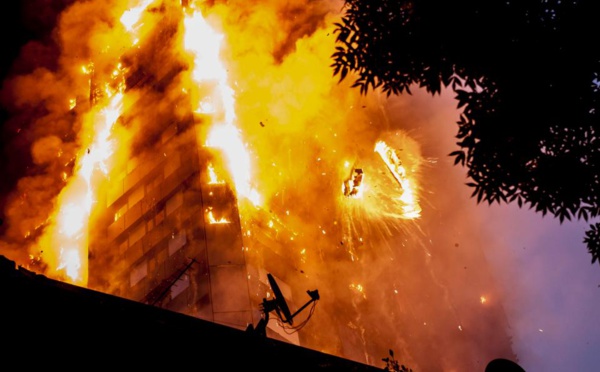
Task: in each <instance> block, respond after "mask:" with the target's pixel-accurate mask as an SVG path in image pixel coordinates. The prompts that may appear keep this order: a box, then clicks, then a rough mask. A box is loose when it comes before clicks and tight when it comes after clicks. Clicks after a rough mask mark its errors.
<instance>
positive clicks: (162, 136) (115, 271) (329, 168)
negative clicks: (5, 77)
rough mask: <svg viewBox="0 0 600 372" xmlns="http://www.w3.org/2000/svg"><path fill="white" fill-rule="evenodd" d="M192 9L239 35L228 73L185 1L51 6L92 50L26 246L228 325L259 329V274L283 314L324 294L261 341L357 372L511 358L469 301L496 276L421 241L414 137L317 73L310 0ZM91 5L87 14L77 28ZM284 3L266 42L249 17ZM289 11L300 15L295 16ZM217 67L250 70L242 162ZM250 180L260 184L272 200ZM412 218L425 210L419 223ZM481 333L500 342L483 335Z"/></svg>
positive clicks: (123, 292) (77, 279)
mask: <svg viewBox="0 0 600 372" xmlns="http://www.w3.org/2000/svg"><path fill="white" fill-rule="evenodd" d="M201 3H202V6H207V7H209V6H214V13H211V14H212V17H213V21H215V18H217V19H222V20H221V22H223V23H224V24H225V23H229V25H228V27H230V28H232V29H233V31H231V32H232V33H233V32H235V33H234V35H235V36H233V37H232V39H239V40H238V43H239V44H242V45H237V49H235V51H234V52H233V51H228V53H231V54H232V55H235V56H234V57H232V56H230V58H231V59H236V58H239V59H240V61H238V64H239V65H238V66H230V67H228V68H225V67H224V65H223V63H221V62H220V61H219V53H220V51H221V50H220V40H221V38H222V35H220V34H219V33H216V32H215V31H214V30H213V29H212V28H211V27H210V26H209V25H208V23H207V21H206V19H205V18H203V17H202V14H201V13H200V12H199V10H198V9H197V8H196V7H195V5H196V4H195V2H192V1H185V2H179V1H172V0H165V1H139V2H136V7H132V6H127V5H126V4H125V5H123V4H120V5H119V6H117V5H114V7H113V6H112V5H111V6H107V5H106V4H105V2H101V1H89V2H76V3H74V5H73V6H72V7H70V8H68V9H67V11H65V13H64V15H63V16H62V19H63V20H64V22H63V23H62V27H65V28H66V27H73V28H75V31H76V32H74V31H73V30H68V31H69V32H62V33H61V32H57V34H61V35H64V34H66V36H63V39H61V40H62V42H63V44H65V45H64V46H63V48H64V50H63V56H62V58H63V59H64V60H65V61H70V59H73V60H76V61H77V62H78V63H80V62H81V61H80V60H79V59H78V58H79V55H80V54H78V53H75V52H74V50H75V49H76V48H77V47H80V48H81V47H83V49H84V51H85V53H84V52H82V53H81V55H86V56H88V57H89V59H90V60H91V62H88V61H86V65H85V67H84V74H81V73H80V71H77V73H75V72H74V70H75V68H74V67H65V70H68V71H64V72H63V73H62V75H68V76H69V77H70V79H72V80H74V81H76V82H75V83H73V85H75V86H77V87H79V89H80V91H79V96H80V97H82V96H85V98H79V99H77V100H76V102H74V103H73V109H72V111H69V112H67V113H62V114H63V115H64V116H68V117H69V118H70V119H71V120H72V121H74V122H75V123H76V124H77V125H76V126H78V127H81V128H80V131H79V132H78V138H79V141H78V142H77V146H78V148H79V150H78V151H77V152H75V153H74V154H72V155H73V156H72V158H74V159H75V160H74V162H75V164H74V165H73V166H72V168H69V172H65V173H68V174H66V175H65V177H64V180H61V181H60V185H61V190H60V194H59V195H58V197H56V205H57V210H58V212H57V214H56V215H55V216H50V217H48V218H47V220H49V221H52V222H51V223H48V224H46V222H45V221H44V223H41V224H40V226H43V227H44V228H43V229H41V228H40V229H38V228H37V227H36V228H35V230H43V233H39V234H40V238H39V239H37V240H36V244H35V246H34V247H33V249H32V251H33V252H36V254H37V252H40V251H43V254H41V255H40V256H41V257H40V258H39V262H43V263H44V264H45V268H47V269H48V270H47V271H48V273H49V274H57V273H58V274H61V276H62V277H63V279H65V280H66V279H68V280H67V281H71V282H74V283H77V284H85V285H87V286H88V287H89V288H91V289H96V290H98V291H101V292H106V293H109V294H113V295H117V296H119V297H124V298H127V299H130V300H134V301H137V302H142V303H145V304H148V305H151V306H155V307H161V308H164V309H168V310H171V311H173V312H177V313H183V314H187V315H190V316H192V317H197V318H201V319H204V320H209V321H211V322H215V323H220V324H223V325H227V326H230V327H233V328H238V329H246V328H247V327H248V325H249V324H257V323H258V321H259V319H260V318H261V312H260V305H261V303H262V301H263V299H265V298H271V296H272V295H273V291H272V288H271V286H270V284H269V282H268V279H267V273H272V274H273V275H274V276H275V277H276V278H277V282H278V283H279V286H280V289H281V291H282V293H283V296H284V297H285V298H286V299H287V301H288V303H289V305H290V308H291V311H292V312H295V311H296V310H298V309H301V308H302V304H304V303H305V302H307V300H308V297H307V296H306V290H307V289H316V288H318V290H319V291H320V292H321V294H322V300H321V301H320V303H319V310H318V313H316V315H317V316H314V317H312V318H311V316H312V314H313V313H312V308H311V309H306V310H305V311H304V312H303V313H302V314H301V315H302V316H299V317H298V319H297V320H296V322H295V325H294V327H293V328H290V327H288V326H287V325H285V324H282V323H279V322H277V321H276V320H275V319H273V318H272V319H271V321H270V322H269V324H268V326H269V333H268V335H269V336H270V337H276V338H279V339H281V340H285V341H286V342H291V343H294V344H298V345H303V346H307V347H309V348H312V349H316V350H322V351H327V352H329V353H331V354H335V355H340V356H344V357H347V358H350V359H355V360H358V361H360V362H365V363H368V364H371V365H380V364H381V358H382V357H384V356H386V355H387V353H388V350H389V349H395V351H396V355H398V356H399V357H400V359H401V360H402V361H404V362H406V364H407V365H409V366H414V367H415V368H416V369H420V370H427V371H430V370H431V371H434V370H451V369H453V368H454V369H458V370H475V369H477V368H479V369H481V370H482V369H483V366H484V365H485V363H486V362H487V361H488V360H490V359H492V358H494V357H498V356H505V357H510V358H511V359H514V357H513V355H512V351H511V350H510V340H509V338H508V336H507V335H506V328H507V326H506V321H505V319H504V317H503V315H504V314H503V312H502V310H501V307H500V306H495V305H491V306H487V304H486V308H485V309H484V308H483V306H482V304H483V302H484V300H481V303H479V300H480V296H482V290H483V289H485V290H488V289H490V291H491V288H493V283H492V282H491V280H490V276H489V273H487V271H486V263H485V259H484V258H483V257H482V256H481V255H480V254H479V253H480V252H479V251H477V248H476V249H474V252H475V253H474V254H470V255H468V256H466V257H468V259H470V260H472V261H470V262H469V264H468V266H469V267H470V268H473V267H481V268H482V269H481V270H472V269H471V270H468V271H467V270H463V266H464V267H465V268H466V267H467V266H466V264H463V263H462V262H461V263H460V264H459V263H458V262H457V261H458V259H457V257H458V256H459V253H458V252H457V251H458V249H455V250H454V251H453V253H449V251H448V250H444V249H442V248H440V247H434V246H433V245H431V244H429V243H424V241H423V236H424V235H427V236H428V237H429V241H432V240H435V239H434V238H432V237H431V236H429V235H430V234H429V232H431V231H433V232H436V231H438V230H442V229H437V227H439V225H436V223H439V222H440V220H442V217H439V218H438V219H437V220H436V219H435V216H436V215H439V214H440V213H439V212H438V211H436V210H434V209H435V208H427V206H426V207H424V208H423V209H424V210H423V211H422V210H421V207H420V206H419V204H418V203H417V200H416V198H417V196H418V194H417V192H418V191H419V190H418V187H415V184H414V182H413V181H415V177H414V175H415V174H416V173H417V172H416V171H415V169H416V168H418V165H419V159H420V158H419V154H418V151H416V150H415V147H416V146H415V144H414V141H412V142H411V141H409V140H408V139H407V136H406V135H405V134H403V132H402V130H401V128H399V127H395V126H393V125H391V124H390V123H389V122H386V120H384V118H383V115H381V112H382V111H385V110H384V109H382V107H383V106H384V105H382V104H381V103H380V102H374V101H375V100H373V99H372V98H371V97H358V96H359V95H358V94H354V93H349V92H352V91H351V90H350V89H348V86H346V85H342V84H340V85H338V84H336V82H332V81H331V71H330V70H329V69H328V65H329V55H330V53H331V51H332V50H333V43H332V37H331V36H330V28H331V27H330V26H323V25H322V24H321V25H319V22H320V20H322V19H324V18H325V12H323V11H322V10H321V9H319V6H317V5H314V4H316V3H314V2H313V3H311V4H312V5H311V6H312V7H311V6H309V7H308V8H306V9H305V7H303V6H300V5H298V4H296V5H298V6H291V7H290V8H288V7H287V6H284V5H281V4H279V3H278V2H274V3H273V4H269V6H272V7H275V8H277V7H281V8H277V9H276V11H269V12H266V11H265V9H266V8H261V7H260V6H263V5H260V6H259V7H258V8H256V9H250V8H252V7H254V6H258V5H256V4H253V3H251V2H243V4H242V3H239V4H235V5H234V4H232V5H230V6H229V5H228V6H225V4H224V3H222V2H214V4H212V2H211V4H212V5H208V4H206V3H204V2H201ZM302 5H306V4H302ZM320 5H323V4H320ZM264 6H266V5H264ZM323 6H324V5H323ZM199 7H200V6H199ZM246 7H250V8H246ZM254 10H261V12H258V11H254ZM96 12H98V14H101V15H102V16H100V17H98V19H99V21H98V25H96V24H94V27H92V26H90V23H89V22H87V20H86V22H85V24H83V25H82V22H77V20H79V19H81V18H82V15H85V16H86V17H90V18H89V19H91V20H93V19H95V18H94V17H93V16H92V14H94V15H95V14H96ZM228 12H231V13H228ZM303 12H305V13H303ZM311 12H314V13H311ZM279 13H285V14H287V15H289V16H290V20H291V19H293V20H294V21H293V22H291V21H290V22H291V23H290V24H289V25H288V24H287V23H286V26H287V27H288V28H289V30H286V31H287V32H288V35H285V37H280V38H278V37H275V36H277V35H272V34H271V33H269V32H267V31H268V30H278V27H279V24H277V23H276V22H275V23H274V25H275V26H274V27H273V28H272V29H267V31H265V29H263V28H262V26H263V25H264V23H263V21H265V22H266V21H267V20H268V21H273V20H274V19H273V18H276V17H274V15H275V14H279ZM217 15H219V16H222V17H217ZM292 15H293V17H292ZM261 16H264V17H263V18H261ZM110 17H112V18H110ZM254 17H258V18H259V19H256V18H254ZM303 17H304V18H303ZM104 19H111V20H112V21H111V22H108V23H105V22H104ZM302 20H306V21H307V22H306V25H308V26H306V27H304V28H302V27H300V28H298V27H296V26H297V25H298V23H299V22H301V21H302ZM315 20H318V21H315ZM276 21H278V22H281V23H285V22H284V21H282V20H281V19H277V20H276ZM309 21H310V22H309ZM215 23H219V22H215ZM109 24H110V26H111V27H108V25H109ZM232 25H233V26H232ZM237 26H239V28H236V27H237ZM270 26H273V25H270ZM61 31H65V30H61ZM250 31H253V32H250ZM77 32H79V33H77ZM80 34H81V35H80ZM73 35H77V36H76V37H74V36H73ZM265 35H266V36H265ZM86 37H87V38H86ZM248 38H250V39H251V40H248ZM261 38H263V39H267V41H266V42H265V44H268V46H269V47H272V48H271V49H269V48H266V47H264V45H261V44H260V42H261V41H264V40H261ZM84 40H85V42H84ZM107 40H110V41H111V43H112V44H110V45H105V44H104V42H105V41H107ZM273 40H276V41H277V42H274V41H273ZM86 43H87V44H86ZM294 43H295V44H294ZM82 44H85V45H82ZM255 44H256V45H255ZM272 44H277V45H276V47H273V45H272ZM99 45H100V46H99ZM70 47H72V48H73V50H71V49H70ZM254 47H255V48H254ZM294 48H295V49H294ZM254 49H256V50H259V51H260V52H261V53H262V54H261V53H259V54H258V55H255V50H254ZM263 49H264V50H263ZM265 50H266V52H265ZM303 53H304V55H303ZM249 60H251V61H252V62H257V61H258V65H251V64H248V65H246V62H247V61H249ZM307 63H308V64H309V65H310V66H311V67H312V68H306V64H307ZM63 65H65V66H70V65H69V64H68V63H66V62H63ZM257 66H258V67H257ZM230 69H231V70H235V71H236V72H237V73H238V75H237V76H238V77H239V76H242V77H243V78H244V79H241V81H240V82H239V86H236V91H235V92H236V93H238V94H239V96H240V100H239V103H238V105H237V109H238V111H240V112H243V114H244V123H253V125H250V124H246V127H245V128H244V129H245V132H244V133H245V134H246V135H247V136H248V137H249V138H252V139H253V142H254V144H255V146H254V148H256V149H260V151H261V153H260V154H259V155H260V156H257V157H256V158H254V159H255V160H257V161H260V167H259V169H257V171H256V172H250V163H251V162H250V157H249V155H248V154H247V152H246V151H245V147H244V144H243V141H241V139H240V131H239V130H238V128H237V127H236V114H237V112H236V110H235V108H236V105H234V99H233V93H234V90H233V89H232V83H231V81H230V79H228V76H227V73H228V72H229V70H230ZM244 74H246V75H244ZM294 74H295V75H294ZM257 76H259V77H260V78H257ZM263 77H264V78H265V79H266V78H269V79H270V80H267V81H266V83H265V81H263V80H261V79H262V78H263ZM24 81H25V82H26V83H30V82H31V81H34V79H25V80H24ZM290 85H292V86H293V88H294V89H289V86H290ZM81 87H84V88H85V89H82V88H81ZM265 87H266V88H265ZM298 89H304V91H301V92H300V93H297V90H298ZM83 90H84V92H82V91H83ZM294 93H295V94H297V95H302V94H303V93H306V94H304V95H302V96H301V97H299V96H295V95H294ZM357 97H358V98H357ZM56 100H57V101H60V102H62V101H64V100H65V97H64V93H63V95H62V96H60V99H56ZM53 107H62V106H60V105H55V106H53ZM264 107H268V110H266V109H263V108H264ZM303 115H304V116H303ZM73 118H75V119H73ZM258 118H260V119H258ZM100 119H102V120H100ZM373 122H377V123H380V124H377V125H375V124H373ZM322 123H328V124H329V125H322ZM381 123H384V124H381ZM100 124H106V126H101V125H100ZM267 130H268V131H269V132H266V131H267ZM265 133H268V135H267V134H265ZM383 140H384V141H383ZM58 142H60V141H58ZM58 147H60V146H58ZM63 147H67V146H63ZM73 147H75V146H73ZM107 150H110V151H107ZM61 151H62V148H61ZM43 153H44V155H45V154H46V153H48V154H54V152H52V151H47V152H43ZM413 155H414V156H413ZM46 157H50V155H46ZM65 157H66V156H65ZM53 159H54V158H53ZM347 159H352V160H351V161H348V160H347ZM55 161H56V162H57V163H59V162H62V159H58V160H55ZM341 164H343V166H342V165H341ZM253 177H257V178H259V179H260V180H261V181H267V182H264V183H263V184H262V185H261V186H263V187H262V188H261V192H264V194H265V195H268V196H269V200H268V202H267V203H264V204H261V203H260V202H259V199H260V197H259V195H257V192H256V190H255V187H254V179H253ZM81 189H83V190H84V191H85V192H81ZM38 199H39V198H38ZM92 207H93V208H92ZM422 212H423V213H422ZM421 214H423V215H424V216H426V218H427V219H430V221H433V222H429V226H427V224H426V223H423V224H421V223H420V222H419V223H417V222H415V219H416V218H419V216H420V215H421ZM41 219H42V220H45V218H41ZM63 223H64V224H63ZM432 226H433V227H432ZM424 230H428V231H429V232H428V233H423V231H424ZM27 234H29V232H27ZM432 235H433V234H432ZM437 237H439V235H438V236H437ZM438 240H440V241H447V240H449V239H448V238H446V239H438ZM457 247H458V246H457ZM461 247H462V245H461ZM88 249H89V251H88ZM432 257H433V258H432ZM440 258H441V260H440ZM461 258H462V257H461ZM440 262H443V263H442V264H440ZM51 276H58V275H51ZM475 284H476V285H475ZM481 298H482V299H483V298H484V297H481ZM473 299H475V300H476V301H473ZM490 302H493V301H490ZM498 303H499V302H498ZM473 304H474V305H473ZM284 326H285V327H284ZM304 326H306V328H304V330H303V332H295V331H297V330H299V329H300V328H303V327H304ZM463 327H464V329H463ZM490 335H493V337H494V338H497V339H498V340H499V341H498V342H497V343H494V344H493V345H492V344H488V343H486V342H483V341H486V339H488V338H489V336H490ZM480 367H481V368H480Z"/></svg>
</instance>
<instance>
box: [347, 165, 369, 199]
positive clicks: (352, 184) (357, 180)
mask: <svg viewBox="0 0 600 372" xmlns="http://www.w3.org/2000/svg"><path fill="white" fill-rule="evenodd" d="M363 177H364V172H363V170H362V169H361V168H353V169H352V174H351V176H350V178H348V179H347V180H345V181H344V184H343V186H342V192H343V193H344V195H345V196H351V197H355V198H360V197H361V196H362V193H363Z"/></svg>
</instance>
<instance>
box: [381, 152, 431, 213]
mask: <svg viewBox="0 0 600 372" xmlns="http://www.w3.org/2000/svg"><path fill="white" fill-rule="evenodd" d="M375 152H376V153H378V154H379V156H380V157H381V159H382V160H383V162H384V163H385V165H386V166H387V168H388V169H389V171H390V172H391V174H392V176H393V177H394V179H395V180H396V181H397V182H398V185H399V186H400V190H401V192H402V195H401V196H400V201H401V202H402V204H403V207H402V212H403V213H402V216H403V218H407V219H413V218H418V217H420V216H421V208H420V207H419V204H418V201H417V198H416V196H415V190H414V187H413V185H412V183H411V181H410V179H409V178H408V175H407V174H406V169H405V168H404V166H403V165H402V161H401V160H400V158H399V157H398V154H397V153H396V151H395V150H394V149H393V148H391V147H390V146H388V145H387V144H386V143H385V142H384V141H378V142H377V143H376V144H375Z"/></svg>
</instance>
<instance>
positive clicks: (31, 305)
mask: <svg viewBox="0 0 600 372" xmlns="http://www.w3.org/2000/svg"><path fill="white" fill-rule="evenodd" d="M0 294H1V299H0V303H1V307H0V309H1V310H0V314H1V315H2V316H1V319H2V321H3V327H2V328H3V331H2V339H3V340H2V341H3V342H2V345H3V346H1V347H0V350H1V352H0V355H2V359H1V360H2V361H1V362H0V363H2V364H3V365H4V366H0V369H3V370H8V369H6V368H5V367H7V366H10V367H11V368H10V370H15V369H24V370H29V369H31V368H32V367H34V366H35V367H46V368H51V369H54V368H59V369H62V370H77V371H82V370H84V371H85V370H102V369H103V368H110V369H111V370H124V369H126V368H133V369H135V370H136V371H139V370H143V369H144V368H148V367H152V370H156V368H167V369H168V370H169V371H175V370H177V369H180V368H186V369H188V368H189V369H190V370H195V371H247V370H252V371H255V370H257V369H258V370H259V371H283V370H294V371H365V372H367V371H381V370H383V368H384V364H383V362H382V366H381V368H376V367H374V366H369V365H365V364H361V363H358V362H354V361H351V360H348V359H344V358H340V357H337V356H333V355H329V354H326V353H322V352H319V351H315V350H311V349H307V348H303V347H301V346H297V345H294V344H290V343H286V342H283V341H279V340H274V339H270V338H267V337H260V336H258V335H256V334H253V333H251V332H246V331H243V330H239V329H235V328H231V327H227V326H224V325H220V324H217V323H213V322H209V321H206V320H202V319H199V318H195V317H191V316H188V315H184V314H180V313H176V312H172V311H169V310H165V309H162V308H159V307H156V306H151V305H146V304H143V303H141V302H135V301H131V300H127V299H124V298H120V297H116V296H113V295H109V294H105V293H101V292H97V291H94V290H90V289H88V288H83V287H79V286H75V285H71V284H68V283H64V282H61V281H57V280H53V279H50V278H48V277H46V276H44V275H40V274H36V273H33V272H31V271H29V270H26V269H24V268H22V267H19V266H17V265H16V264H15V262H13V261H11V260H9V259H7V258H6V257H4V256H0Z"/></svg>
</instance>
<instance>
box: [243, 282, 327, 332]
mask: <svg viewBox="0 0 600 372" xmlns="http://www.w3.org/2000/svg"><path fill="white" fill-rule="evenodd" d="M267 279H268V280H269V285H270V286H271V289H272V290H273V299H272V300H267V299H266V298H263V300H262V303H261V311H262V312H263V318H262V319H261V320H260V321H259V322H258V324H257V325H256V328H254V327H253V326H252V324H250V325H248V328H247V329H246V330H247V331H254V332H256V333H258V334H260V335H262V336H266V328H267V323H268V322H269V313H271V312H272V311H273V310H275V312H276V313H277V316H278V317H279V319H281V321H282V322H283V323H288V324H290V325H292V324H294V317H295V316H296V315H298V314H299V313H300V312H301V311H302V310H304V309H305V308H306V307H307V306H308V305H310V304H311V303H313V302H315V301H317V300H319V299H320V296H319V291H318V290H316V289H315V290H314V291H310V290H309V291H306V293H308V295H309V296H310V300H309V301H308V302H307V303H305V304H304V305H303V306H302V307H301V308H299V309H298V311H296V312H295V313H294V314H292V313H291V311H290V308H289V306H288V305H287V303H286V301H285V297H283V293H281V289H280V288H279V285H278V284H277V282H276V281H275V278H274V277H273V275H271V274H270V273H268V274H267Z"/></svg>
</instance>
